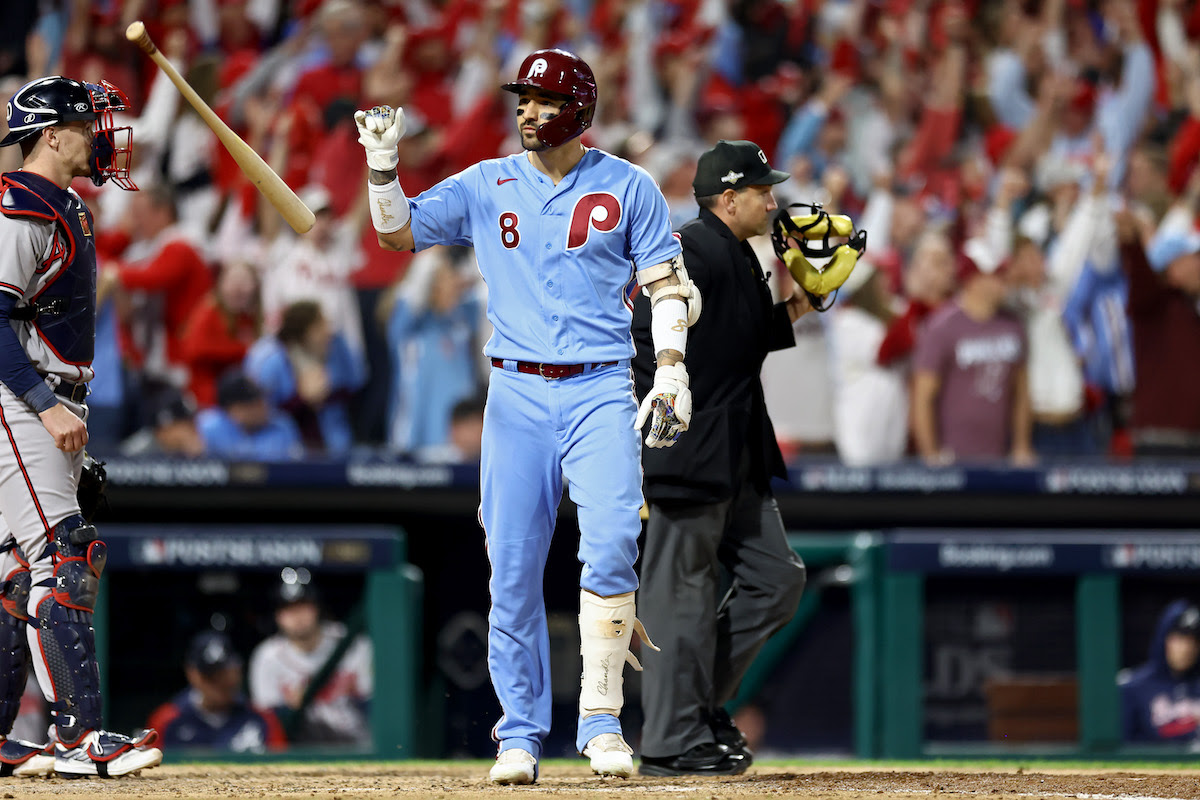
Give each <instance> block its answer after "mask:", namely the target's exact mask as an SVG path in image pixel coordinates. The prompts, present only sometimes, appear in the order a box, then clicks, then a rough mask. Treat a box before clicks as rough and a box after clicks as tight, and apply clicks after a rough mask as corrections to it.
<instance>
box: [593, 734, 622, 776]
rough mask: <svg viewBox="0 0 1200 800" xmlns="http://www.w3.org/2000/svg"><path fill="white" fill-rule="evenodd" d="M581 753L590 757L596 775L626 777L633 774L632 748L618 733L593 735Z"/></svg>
mask: <svg viewBox="0 0 1200 800" xmlns="http://www.w3.org/2000/svg"><path fill="white" fill-rule="evenodd" d="M583 754H584V755H585V756H587V757H588V758H590V759H591V761H592V772H594V773H596V774H597V775H611V776H613V777H616V778H628V777H629V776H630V775H632V774H633V748H632V747H630V746H629V745H628V744H626V743H625V740H624V739H623V738H622V737H621V734H619V733H602V734H600V735H599V736H593V737H592V738H591V740H590V741H589V742H588V743H587V746H586V747H584V748H583Z"/></svg>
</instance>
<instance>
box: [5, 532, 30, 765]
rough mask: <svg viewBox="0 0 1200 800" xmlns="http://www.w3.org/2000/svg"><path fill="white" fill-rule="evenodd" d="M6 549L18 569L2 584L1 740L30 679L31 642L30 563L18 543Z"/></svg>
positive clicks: (13, 719) (6, 733)
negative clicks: (28, 635)
mask: <svg viewBox="0 0 1200 800" xmlns="http://www.w3.org/2000/svg"><path fill="white" fill-rule="evenodd" d="M4 548H6V549H7V551H9V552H11V554H12V556H13V557H14V558H12V559H6V561H8V563H9V564H12V562H13V561H15V562H16V567H15V568H14V569H12V570H11V571H9V572H8V574H7V575H5V576H4V579H3V581H2V582H0V605H2V606H3V608H4V610H3V611H0V737H4V736H7V735H8V734H9V733H10V732H11V731H12V726H13V722H15V721H16V719H17V714H18V713H19V712H20V710H21V695H22V694H24V692H25V681H26V680H27V679H28V677H29V640H28V639H27V638H26V632H25V627H26V625H25V621H26V620H28V619H29V615H28V614H27V613H26V610H25V609H26V606H27V605H28V603H29V564H28V562H26V561H25V557H24V555H23V554H22V553H21V548H20V547H19V546H17V543H16V542H15V541H14V540H12V539H10V540H9V541H8V543H7V544H5V545H4ZM0 758H2V754H0ZM0 769H2V767H0ZM0 774H3V773H2V772H0Z"/></svg>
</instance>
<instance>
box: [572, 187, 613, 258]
mask: <svg viewBox="0 0 1200 800" xmlns="http://www.w3.org/2000/svg"><path fill="white" fill-rule="evenodd" d="M620 222H621V201H620V200H618V199H617V197H616V195H613V194H609V193H608V192H593V193H592V194H585V195H584V196H583V197H581V198H579V199H578V200H576V201H575V208H574V209H572V211H571V227H570V230H569V232H568V233H567V249H568V250H577V249H578V248H580V247H583V246H584V245H585V244H587V240H588V236H589V235H590V234H591V230H592V228H595V229H596V230H597V231H599V232H600V233H608V232H609V231H612V230H614V229H616V227H617V225H619V224H620Z"/></svg>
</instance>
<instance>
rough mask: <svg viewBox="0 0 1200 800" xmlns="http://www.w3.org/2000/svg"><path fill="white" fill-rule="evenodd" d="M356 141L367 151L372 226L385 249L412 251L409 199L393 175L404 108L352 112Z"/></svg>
mask: <svg viewBox="0 0 1200 800" xmlns="http://www.w3.org/2000/svg"><path fill="white" fill-rule="evenodd" d="M354 124H355V125H357V126H358V141H359V144H361V145H362V146H363V149H364V150H366V151H367V166H368V167H370V172H369V173H368V176H367V191H368V194H369V196H370V207H371V223H372V224H373V225H374V226H375V232H376V234H377V235H378V238H379V246H380V247H382V248H383V249H385V250H411V249H412V247H413V237H412V229H411V228H410V227H409V222H410V217H409V212H408V198H407V197H405V196H404V189H403V188H401V186H400V178H399V177H398V176H397V175H396V165H397V164H399V163H400V155H399V154H398V153H397V152H396V145H397V144H399V142H400V139H401V137H403V136H404V109H403V108H392V107H391V106H375V107H374V108H371V109H368V110H366V111H361V110H360V111H356V112H354Z"/></svg>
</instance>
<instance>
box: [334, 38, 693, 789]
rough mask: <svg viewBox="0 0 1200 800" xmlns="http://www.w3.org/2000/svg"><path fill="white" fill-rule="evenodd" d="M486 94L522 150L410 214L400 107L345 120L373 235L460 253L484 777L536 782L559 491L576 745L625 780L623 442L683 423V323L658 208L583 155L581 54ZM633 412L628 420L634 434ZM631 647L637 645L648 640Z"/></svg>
mask: <svg viewBox="0 0 1200 800" xmlns="http://www.w3.org/2000/svg"><path fill="white" fill-rule="evenodd" d="M503 88H504V89H505V90H507V91H509V92H513V93H514V94H516V96H517V97H516V103H515V107H516V108H515V110H516V117H517V119H516V122H517V131H518V133H519V134H520V138H521V143H522V146H523V148H524V152H522V153H518V154H515V155H510V156H508V157H505V158H498V159H491V160H487V161H483V162H480V163H478V164H476V165H474V166H472V167H469V168H467V169H465V170H463V171H462V172H460V173H459V174H457V175H454V176H451V177H449V178H447V179H445V180H443V181H442V182H441V183H439V184H437V185H436V186H434V187H433V188H431V189H429V190H428V191H426V192H424V193H422V194H421V195H420V196H418V197H416V198H414V199H412V200H409V199H408V198H406V197H405V195H404V190H403V189H402V188H401V186H400V184H399V182H398V180H397V178H396V170H395V166H396V163H397V159H398V156H397V153H396V142H397V141H398V140H399V139H400V137H401V136H402V135H403V133H404V112H403V110H402V109H392V108H390V107H388V106H377V107H375V108H372V109H370V110H368V111H359V112H357V113H356V114H355V120H356V122H357V123H358V127H359V132H360V136H359V141H360V142H361V143H362V144H363V146H364V148H365V149H366V151H367V163H368V164H369V165H370V167H371V170H370V174H369V175H370V176H369V186H368V189H369V192H370V208H371V216H372V221H373V222H374V225H375V229H376V230H377V231H378V233H379V242H380V245H381V246H382V247H384V248H385V249H389V250H406V249H410V248H414V249H417V250H421V249H424V248H426V247H430V246H431V245H435V244H445V245H473V246H474V247H475V251H476V256H477V259H478V261H479V268H480V272H481V273H482V275H483V278H484V281H485V282H486V283H487V288H488V312H487V313H488V318H489V319H490V321H491V323H492V325H493V326H494V329H495V330H494V333H493V335H492V337H491V338H490V339H489V341H488V342H487V344H486V345H485V347H484V353H485V355H487V356H488V357H490V358H491V362H492V368H493V369H492V374H491V379H490V386H489V389H488V400H487V407H486V410H485V412H484V426H483V452H482V455H481V464H480V491H481V496H482V503H481V506H480V520H481V522H482V524H483V527H484V530H485V533H486V538H487V552H488V558H489V560H490V562H491V567H492V577H491V582H490V584H489V588H490V591H491V598H492V608H491V613H490V614H489V616H488V623H489V632H488V668H489V670H490V672H491V677H492V685H493V687H494V688H495V690H496V696H497V697H498V698H499V700H500V705H501V707H502V709H503V712H504V714H503V716H502V717H501V718H500V721H499V722H498V723H496V727H495V728H494V730H493V736H494V738H495V739H496V740H497V741H498V742H499V745H500V746H499V755H498V756H497V759H496V764H495V766H494V767H492V770H491V773H490V778H491V780H492V781H493V782H495V783H505V784H526V783H532V782H533V781H535V780H536V779H537V767H538V759H539V758H540V756H541V751H542V742H543V740H544V739H545V736H546V734H547V733H548V731H549V728H550V713H551V695H550V659H549V635H548V632H547V627H546V609H545V604H544V601H543V598H542V572H543V570H544V569H545V565H546V555H547V551H548V549H549V546H550V537H551V535H552V534H553V532H554V524H555V518H556V516H557V509H558V504H559V500H560V499H561V496H562V489H563V480H564V478H565V479H566V481H567V482H568V483H569V485H570V493H571V499H572V500H573V501H574V502H575V503H576V505H577V506H578V508H579V529H580V539H579V554H578V555H579V560H580V561H581V562H582V564H583V570H582V576H581V578H580V586H581V591H580V597H579V626H580V638H581V647H580V650H581V655H582V657H583V677H582V688H581V691H580V698H579V723H578V732H577V735H576V747H577V749H578V750H579V751H580V752H581V753H582V754H583V755H585V756H587V757H588V758H589V759H590V762H591V767H592V769H593V770H594V771H595V772H596V773H597V774H600V775H612V776H621V777H627V776H629V774H630V773H631V772H632V771H633V758H632V750H631V749H630V747H629V745H628V744H627V743H626V742H625V740H624V738H623V737H622V735H621V723H620V720H619V719H618V717H619V715H620V713H621V707H622V705H623V702H624V698H623V693H622V670H623V667H624V664H625V662H626V660H629V661H630V662H631V663H632V664H633V665H634V667H635V668H637V669H640V666H638V664H637V661H636V659H634V658H633V656H632V655H630V653H629V643H630V638H631V636H632V634H633V631H634V630H638V632H639V635H641V636H642V638H643V639H644V640H646V637H645V635H644V632H643V631H642V630H640V628H641V624H640V623H639V622H638V621H637V618H636V616H635V608H634V590H635V589H636V588H637V576H636V575H635V573H634V570H633V564H634V561H635V560H636V558H637V537H638V533H639V531H640V527H641V524H640V521H639V519H638V510H639V508H640V507H641V504H642V493H641V486H640V483H641V468H640V467H641V464H640V457H639V451H640V445H639V441H638V439H639V434H638V433H637V431H638V430H640V428H641V426H642V424H643V423H644V422H645V421H646V420H647V419H651V426H650V432H649V434H648V436H647V442H648V444H650V446H652V447H665V446H669V445H671V444H673V443H674V441H675V440H676V439H677V438H678V436H679V435H680V433H682V432H683V431H684V430H686V429H687V425H688V420H689V419H690V416H691V394H690V392H689V390H688V375H687V371H686V370H685V369H684V366H683V355H684V351H685V346H686V343H687V328H688V326H689V325H690V324H691V323H693V322H694V321H695V320H696V318H697V317H698V316H699V313H700V297H699V294H698V292H696V291H694V288H693V284H692V282H691V281H690V280H689V279H688V276H687V271H686V270H685V269H684V266H683V261H682V259H681V258H680V252H681V251H680V246H679V243H678V242H677V241H676V240H675V238H674V237H673V236H672V235H671V230H670V222H669V212H668V209H667V203H666V201H665V200H664V199H663V196H662V194H661V193H660V192H659V190H658V188H657V186H655V184H654V181H653V180H652V179H651V178H650V176H649V174H648V173H646V172H645V171H644V170H642V169H640V168H638V167H635V166H633V165H631V164H629V163H628V162H626V161H623V160H622V159H619V158H616V157H614V156H612V155H609V154H608V153H604V152H602V151H600V150H596V149H594V148H588V147H585V146H584V145H583V143H582V142H581V141H580V138H579V137H580V135H581V134H582V133H583V132H584V130H586V129H587V127H588V126H589V125H590V124H591V121H592V114H593V112H594V110H595V105H596V82H595V79H594V77H593V76H592V71H591V69H590V68H589V67H588V65H587V64H586V63H584V62H583V61H582V60H581V59H580V58H579V57H578V56H575V55H573V54H571V53H568V52H565V51H562V50H538V51H536V52H534V53H531V54H530V55H529V56H527V57H526V58H525V60H524V61H523V62H522V64H521V68H520V73H519V75H518V77H517V79H516V80H515V81H513V82H512V83H508V84H506V85H504V86H503ZM635 284H640V285H641V286H643V287H645V290H646V291H647V292H648V293H649V295H650V296H651V298H652V303H653V306H654V311H653V313H654V348H655V352H656V353H657V356H658V367H657V372H656V374H655V379H654V382H653V388H652V389H651V390H650V392H649V394H648V395H647V396H646V398H645V399H644V401H643V403H642V405H641V407H640V409H639V408H638V405H637V401H636V397H635V394H634V390H633V383H632V380H631V374H630V368H629V363H630V358H631V357H632V356H633V343H632V339H631V336H630V322H631V319H632V312H631V306H630V303H629V300H628V298H629V295H630V290H631V289H632V287H633V286H634V285H635ZM635 418H636V421H635ZM646 641H647V642H648V640H646Z"/></svg>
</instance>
